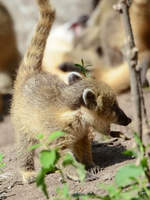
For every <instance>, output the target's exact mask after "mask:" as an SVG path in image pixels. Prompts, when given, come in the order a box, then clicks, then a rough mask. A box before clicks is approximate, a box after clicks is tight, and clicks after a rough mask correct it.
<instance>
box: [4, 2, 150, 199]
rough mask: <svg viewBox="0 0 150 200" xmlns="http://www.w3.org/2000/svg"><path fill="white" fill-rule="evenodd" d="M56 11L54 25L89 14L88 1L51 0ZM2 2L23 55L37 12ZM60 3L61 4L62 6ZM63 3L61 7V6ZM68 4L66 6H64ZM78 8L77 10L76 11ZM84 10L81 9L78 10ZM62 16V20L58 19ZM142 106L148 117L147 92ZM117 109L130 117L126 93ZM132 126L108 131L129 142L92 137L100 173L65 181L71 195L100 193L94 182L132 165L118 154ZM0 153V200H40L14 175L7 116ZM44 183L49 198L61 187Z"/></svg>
mask: <svg viewBox="0 0 150 200" xmlns="http://www.w3.org/2000/svg"><path fill="white" fill-rule="evenodd" d="M53 1H55V3H56V4H57V6H58V8H59V9H60V8H61V7H62V6H64V7H63V8H64V10H65V9H66V10H67V12H66V10H65V11H64V13H62V12H61V9H60V11H59V12H58V13H59V14H58V23H61V22H64V21H67V20H68V19H71V18H72V17H73V14H72V13H73V12H74V13H75V15H76V16H77V14H78V15H80V14H81V13H82V14H85V13H88V12H90V10H91V6H90V2H91V0H82V1H80V0H65V1H61V0H53ZM71 1H72V2H75V3H76V4H75V7H73V8H71V7H69V8H71V9H68V7H67V5H69V6H71V3H70V2H71ZM2 2H3V3H5V4H6V5H7V6H8V8H9V10H10V12H11V14H12V16H13V18H14V22H15V29H16V31H17V34H18V42H19V48H20V51H21V52H22V53H24V51H25V49H26V46H27V41H28V39H29V37H30V34H31V32H30V30H31V29H32V27H33V24H35V21H36V19H37V12H36V8H35V4H34V3H32V1H31V0H30V1H28V0H13V1H11V0H2ZM60 2H65V3H66V5H63V4H62V3H60ZM65 3H64V4H65ZM68 3H70V4H68ZM79 8H80V9H79ZM81 8H84V9H81ZM59 9H58V10H59ZM62 16H63V18H62ZM144 93H145V99H146V107H147V110H148V114H149V118H150V112H149V111H150V102H149V99H150V91H145V92H144ZM5 98H6V102H9V100H10V99H9V98H8V96H6V97H5ZM118 100H119V104H120V106H121V107H122V108H123V109H124V111H125V112H126V113H127V114H128V116H130V117H131V118H132V117H133V113H132V104H131V99H130V94H129V93H125V94H122V95H120V96H119V97H118ZM131 129H132V124H131V125H130V126H128V127H121V126H114V125H113V126H112V130H120V131H122V132H123V133H124V134H126V135H128V136H129V137H130V138H131V139H130V140H124V139H116V140H114V141H112V142H110V143H107V142H102V141H101V140H99V139H98V138H99V137H96V144H95V143H94V145H93V156H94V160H95V162H96V164H97V165H99V166H100V167H101V169H102V170H101V172H99V173H98V175H97V176H98V177H99V179H98V180H95V181H91V182H88V183H84V184H81V183H77V182H73V181H70V180H69V181H68V185H69V189H70V192H71V193H89V192H95V193H98V194H100V193H101V194H103V192H104V191H103V190H101V189H100V188H99V187H98V183H111V182H112V181H113V178H114V175H115V173H116V171H117V169H118V168H119V167H121V166H123V165H125V164H126V163H130V162H135V160H133V159H131V158H129V157H127V156H124V155H123V154H122V152H123V151H124V150H125V149H126V148H131V147H132V145H133V139H132V138H133V132H132V131H131ZM0 153H2V154H3V155H4V162H5V163H6V166H5V167H4V168H3V172H2V173H0V200H3V199H8V200H9V199H10V200H42V199H44V196H43V194H42V192H41V191H40V189H38V188H36V185H35V184H31V185H28V184H22V182H21V177H20V175H19V174H18V172H17V157H16V147H15V136H14V131H13V128H12V125H11V122H10V116H9V114H7V115H5V117H4V121H2V122H0ZM46 183H47V185H48V192H49V194H50V196H54V195H55V191H56V188H57V187H58V186H60V185H61V183H60V175H59V173H55V174H51V175H47V177H46Z"/></svg>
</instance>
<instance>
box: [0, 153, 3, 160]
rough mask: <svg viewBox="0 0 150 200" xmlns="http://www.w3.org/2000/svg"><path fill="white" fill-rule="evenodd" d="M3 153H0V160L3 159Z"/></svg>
mask: <svg viewBox="0 0 150 200" xmlns="http://www.w3.org/2000/svg"><path fill="white" fill-rule="evenodd" d="M3 157H4V156H3V154H1V153H0V162H1V161H2V160H3Z"/></svg>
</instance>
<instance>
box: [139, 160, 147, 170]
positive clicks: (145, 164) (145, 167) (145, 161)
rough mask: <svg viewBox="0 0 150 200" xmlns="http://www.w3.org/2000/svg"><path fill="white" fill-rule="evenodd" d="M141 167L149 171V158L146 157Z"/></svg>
mask: <svg viewBox="0 0 150 200" xmlns="http://www.w3.org/2000/svg"><path fill="white" fill-rule="evenodd" d="M140 163H141V166H142V167H143V168H144V169H147V167H148V158H146V157H144V158H143V159H142V160H141V162H140Z"/></svg>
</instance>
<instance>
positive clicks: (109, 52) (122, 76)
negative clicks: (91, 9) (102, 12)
mask: <svg viewBox="0 0 150 200" xmlns="http://www.w3.org/2000/svg"><path fill="white" fill-rule="evenodd" d="M102 2H106V1H105V0H103V1H102ZM130 17H131V25H132V29H133V35H134V39H135V44H136V46H137V48H138V50H139V60H138V63H139V65H141V66H142V71H143V72H142V81H143V83H144V82H145V79H146V69H145V68H146V67H147V65H148V66H150V64H149V62H150V53H149V51H150V39H149V38H150V27H149V24H150V1H148V0H146V1H142V0H133V2H132V5H131V8H130ZM100 30H101V32H100V41H101V45H102V48H103V51H104V57H105V63H106V64H107V65H109V66H117V68H113V69H110V70H107V71H106V73H103V72H102V76H100V77H99V79H101V80H104V81H105V82H106V83H108V84H109V85H110V86H111V87H112V88H114V89H115V91H117V92H120V91H122V90H124V89H127V88H128V87H129V85H130V81H129V70H128V64H127V63H126V62H125V61H124V59H123V53H122V51H124V50H125V41H126V36H125V33H124V27H123V24H122V21H121V19H120V15H119V13H117V12H116V11H114V10H113V9H112V10H110V12H108V16H107V18H106V20H105V21H104V22H103V23H102V24H101V29H100ZM119 56H120V58H119ZM145 60H147V61H146V62H147V65H144V62H145ZM120 62H121V64H120ZM99 71H101V69H99Z"/></svg>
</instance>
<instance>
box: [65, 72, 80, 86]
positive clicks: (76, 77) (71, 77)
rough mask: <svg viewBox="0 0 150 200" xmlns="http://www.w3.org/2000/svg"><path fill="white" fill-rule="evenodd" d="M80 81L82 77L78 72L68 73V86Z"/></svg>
mask: <svg viewBox="0 0 150 200" xmlns="http://www.w3.org/2000/svg"><path fill="white" fill-rule="evenodd" d="M81 79H82V76H81V74H80V73H78V72H70V73H69V75H68V84H69V85H72V84H73V83H75V82H77V81H79V80H81Z"/></svg>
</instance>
